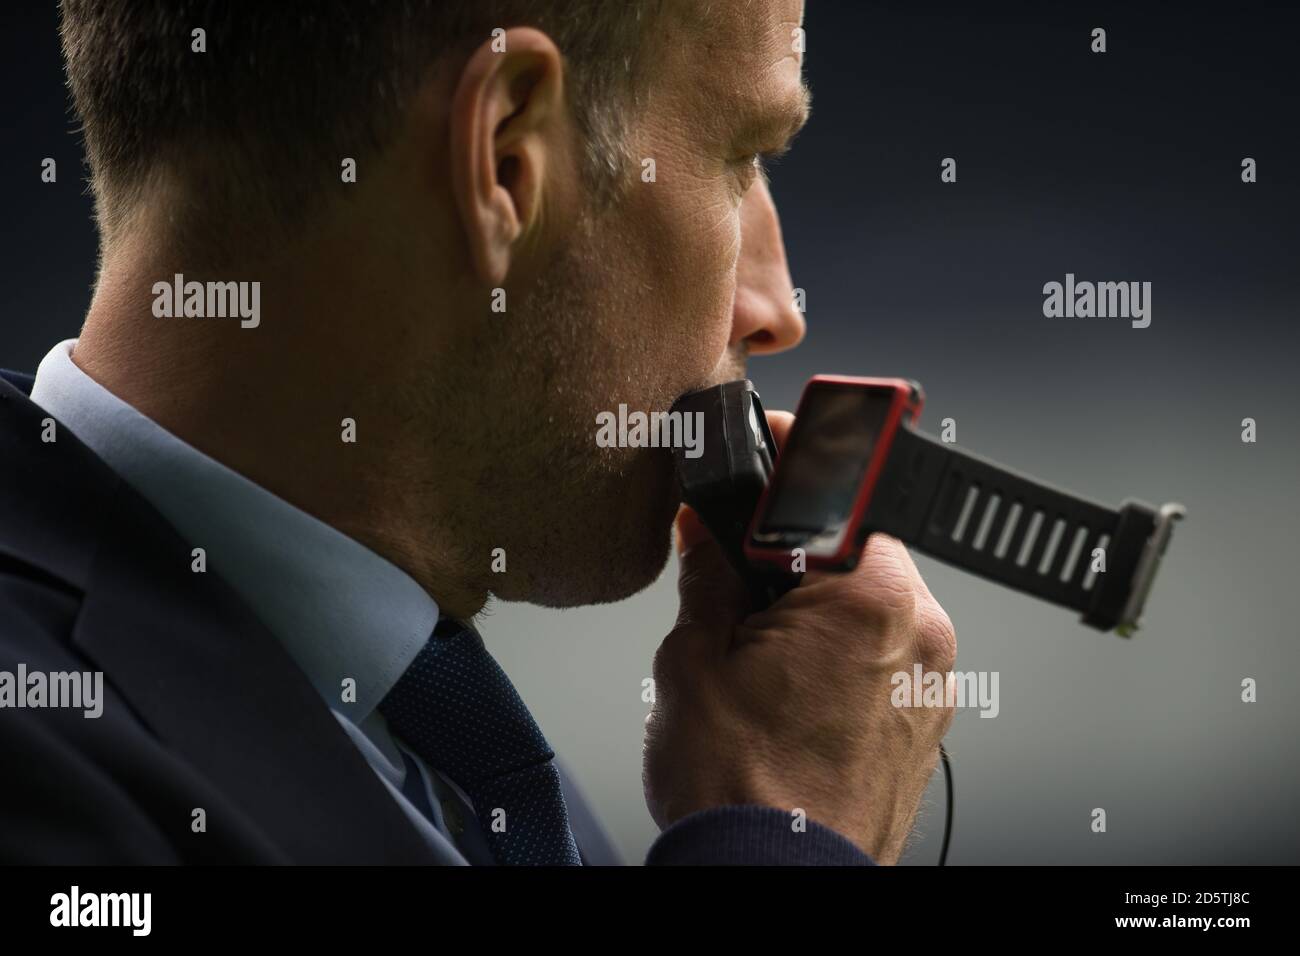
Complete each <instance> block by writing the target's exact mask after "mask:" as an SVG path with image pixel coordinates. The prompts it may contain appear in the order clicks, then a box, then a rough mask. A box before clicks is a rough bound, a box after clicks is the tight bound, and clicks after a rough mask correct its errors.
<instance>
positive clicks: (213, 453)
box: [73, 246, 487, 619]
mask: <svg viewBox="0 0 1300 956" xmlns="http://www.w3.org/2000/svg"><path fill="white" fill-rule="evenodd" d="M155 248H156V246H155ZM143 251H144V250H141V249H138V248H137V249H130V248H119V249H117V250H115V252H114V254H113V255H112V256H109V257H106V258H105V262H104V266H103V269H102V271H101V275H100V279H99V282H98V285H97V288H96V292H95V296H94V300H93V302H92V304H91V308H90V311H89V313H88V315H87V317H86V322H85V325H84V327H83V329H82V332H81V336H80V338H79V340H78V343H77V346H76V348H75V350H74V354H73V360H74V361H75V362H76V364H77V365H78V366H79V367H80V368H81V369H82V370H83V371H85V372H86V374H88V375H89V376H90V377H91V378H92V379H94V380H95V381H97V382H98V383H99V384H101V385H102V386H104V387H105V388H106V389H108V390H109V391H110V392H112V393H113V394H115V395H117V396H118V397H119V398H121V399H122V400H124V401H125V402H127V403H128V404H130V405H132V406H133V407H135V408H136V409H137V410H139V411H140V412H141V413H143V414H144V415H146V416H147V417H149V418H150V419H152V420H153V421H155V422H157V423H158V424H159V425H161V426H162V427H163V428H165V429H167V430H168V431H169V432H171V433H172V434H174V435H176V436H177V437H179V438H181V439H182V440H184V441H185V442H187V443H188V444H190V445H192V446H193V447H195V448H197V449H198V450H199V451H201V452H203V453H204V454H206V455H208V456H210V457H212V458H214V459H216V460H217V461H220V462H221V463H223V464H225V465H226V466H228V467H230V468H232V469H233V470H235V471H237V472H239V473H240V474H242V475H244V476H245V477H247V478H248V479H250V480H251V481H253V482H255V483H256V484H258V485H260V486H261V487H263V488H265V489H266V490H268V491H270V492H271V493H273V494H275V495H277V496H278V497H280V498H282V499H284V500H285V501H287V502H289V503H290V504H293V505H294V506H296V507H298V508H300V509H302V510H303V511H306V512H307V513H309V514H311V515H313V516H314V517H316V518H318V519H319V520H321V521H324V522H325V523H327V524H329V525H331V526H332V527H334V528H336V529H337V530H339V531H341V532H342V533H344V534H347V535H349V536H350V537H352V538H354V539H356V540H357V541H360V542H361V543H362V544H364V545H366V546H367V547H369V548H370V549H371V550H373V551H375V552H376V553H378V554H380V555H382V556H383V557H385V558H387V559H388V560H390V561H392V562H393V563H394V564H396V565H397V566H398V567H400V568H402V569H403V570H404V571H406V573H408V574H409V575H411V577H412V578H414V579H415V580H416V581H417V582H418V583H419V584H420V585H421V586H422V587H424V588H425V590H426V591H428V592H429V593H430V595H431V596H432V597H433V598H434V600H436V601H437V602H438V604H439V607H440V608H441V609H442V610H443V611H444V612H445V613H447V614H451V615H454V616H456V617H459V618H461V619H469V618H471V617H473V616H474V615H475V614H477V613H478V612H479V611H480V610H481V609H482V608H483V606H484V605H485V603H486V599H487V590H486V588H485V587H483V586H480V585H476V584H475V583H474V582H473V581H471V580H468V579H467V577H466V576H465V574H464V571H463V568H464V567H467V566H469V565H468V564H467V563H466V562H464V561H463V560H458V559H457V557H456V556H457V554H458V548H457V545H463V542H456V541H446V540H441V539H440V534H441V533H445V532H443V530H442V529H443V528H445V525H441V524H440V521H439V519H438V515H439V514H440V513H441V514H447V513H448V512H449V511H454V510H457V506H455V505H454V504H453V503H452V500H451V499H452V498H454V497H455V496H456V489H457V487H458V485H459V484H460V483H459V482H458V481H457V480H456V478H455V476H454V475H451V474H448V475H447V476H446V478H447V480H446V481H439V482H438V483H437V485H438V489H439V492H440V494H444V495H446V496H447V497H446V498H444V499H443V500H440V501H431V500H428V498H427V497H422V496H427V494H428V493H429V488H430V484H431V483H430V482H428V481H421V480H419V479H420V469H421V468H422V467H427V466H428V463H427V461H426V460H425V459H427V457H428V452H427V449H425V448H422V447H421V441H422V439H421V435H422V434H425V430H424V429H422V428H421V427H420V423H418V422H406V421H401V419H402V418H403V417H404V416H398V415H394V414H393V406H392V405H391V404H387V405H385V404H384V403H385V400H387V401H388V402H390V403H391V402H392V399H391V398H388V397H387V393H383V394H380V392H382V390H379V391H377V390H376V389H374V387H373V383H375V382H376V381H386V380H387V379H388V377H389V376H390V375H391V373H392V371H393V370H392V368H390V367H388V366H387V365H386V364H385V360H386V358H387V357H391V356H392V355H393V354H400V353H396V352H394V351H392V350H394V349H400V348H401V345H400V344H398V343H397V342H390V341H385V335H384V332H385V326H383V325H382V324H378V323H376V322H375V321H374V320H373V317H369V320H368V321H367V319H366V318H364V317H362V316H360V315H358V316H356V317H355V321H352V320H350V319H349V318H348V316H347V314H346V311H345V310H346V309H347V307H348V302H349V299H348V297H347V296H342V295H333V294H331V293H329V292H327V291H325V290H321V289H319V288H318V287H319V286H320V285H321V277H322V276H326V277H332V278H333V279H334V280H342V281H341V282H340V284H339V285H338V286H337V287H338V288H342V289H346V288H348V287H349V284H348V276H347V273H348V272H349V271H350V270H351V268H355V267H354V266H353V267H350V266H349V265H348V264H347V263H346V262H338V263H328V262H325V263H322V262H320V261H318V262H317V263H316V264H315V265H314V266H313V267H312V268H310V269H307V268H304V266H303V265H302V264H301V263H302V261H303V260H302V259H299V260H298V264H295V263H288V262H277V263H274V264H271V263H267V264H264V265H261V266H259V267H257V268H255V269H252V270H245V271H247V272H248V274H243V272H242V271H241V270H239V269H223V270H221V271H222V274H220V275H212V274H208V273H205V272H193V273H191V274H187V273H186V272H185V270H184V269H183V268H182V267H180V265H178V264H177V263H176V262H174V261H168V257H165V256H160V255H145V254H141V253H142V252H143ZM331 266H336V267H337V268H335V269H333V270H332V269H331ZM226 273H229V274H226ZM177 274H180V275H181V276H183V277H184V281H185V282H188V281H196V282H207V281H221V282H223V283H224V282H255V281H256V282H260V283H261V286H260V312H261V320H260V321H259V322H258V323H257V324H256V325H255V326H253V325H251V324H248V323H241V321H240V319H239V318H238V317H226V318H220V317H202V318H200V317H194V316H186V315H185V314H184V309H183V308H182V309H180V310H179V314H177V311H175V310H174V311H173V314H172V317H167V316H166V315H163V316H161V317H160V316H158V315H157V314H156V309H155V306H156V303H157V295H155V294H154V293H153V291H152V290H153V289H154V286H155V283H159V282H165V283H169V284H174V283H175V281H176V280H175V277H176V275H177ZM272 276H274V281H270V280H271V277H272ZM191 291H195V290H193V289H192V290H191ZM182 292H184V287H183V286H182ZM351 298H352V299H353V300H356V299H357V298H358V296H357V295H356V294H355V293H353V295H352V297H351ZM362 298H364V297H362ZM173 304H175V303H173ZM158 311H165V310H161V309H159V310H158ZM358 328H365V329H366V334H365V335H364V336H358V335H356V334H352V335H346V334H343V333H342V332H341V331H340V330H343V329H352V330H355V329H358ZM362 339H364V341H360V340H362ZM349 420H350V422H351V423H353V424H352V426H351V428H349ZM451 464H454V463H443V465H444V466H446V465H451ZM470 500H472V495H471V496H470ZM462 510H463V509H462ZM431 545H432V546H434V547H431Z"/></svg>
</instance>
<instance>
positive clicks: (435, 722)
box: [379, 617, 582, 866]
mask: <svg viewBox="0 0 1300 956" xmlns="http://www.w3.org/2000/svg"><path fill="white" fill-rule="evenodd" d="M379 710H380V712H381V713H383V715H384V717H385V718H387V720H388V726H389V727H390V728H391V729H392V731H393V732H394V733H395V734H396V735H397V736H398V737H400V738H402V740H403V741H404V742H405V743H406V744H407V745H408V746H409V747H411V748H412V749H413V750H414V751H415V752H416V753H418V754H419V755H420V756H421V757H423V758H424V759H425V761H426V762H427V763H428V764H429V766H431V767H434V768H436V769H437V770H439V771H441V772H442V773H444V774H446V775H447V776H448V777H450V778H451V779H452V780H454V781H455V782H456V784H457V785H458V786H459V787H460V788H461V789H462V790H464V791H465V793H466V795H467V796H468V797H469V799H470V801H471V802H472V803H473V804H474V813H475V815H477V816H478V819H479V822H480V823H481V824H482V826H483V833H484V835H485V836H486V838H487V842H488V846H489V847H490V848H491V850H492V855H493V857H494V858H495V859H496V861H497V863H499V864H502V865H507V866H510V865H516V866H518V865H524V866H527V865H549V866H581V865H582V860H581V858H580V857H579V856H578V846H577V844H576V843H575V842H574V839H573V832H572V831H571V830H570V829H569V813H568V810H567V809H566V808H565V805H564V794H563V793H562V792H561V791H560V774H559V772H558V771H557V770H556V769H555V764H554V763H552V760H553V759H554V758H555V753H554V751H552V750H551V748H550V747H549V746H548V745H547V743H546V738H545V737H543V736H542V731H541V729H540V728H539V727H538V726H537V722H536V721H534V720H533V717H532V715H531V714H530V713H528V708H526V707H525V706H524V702H523V700H522V699H520V697H519V692H518V691H516V690H515V688H514V685H513V684H511V683H510V678H508V677H506V675H505V671H503V670H502V669H501V666H500V665H499V664H498V663H497V662H496V661H495V660H494V659H493V657H492V655H491V654H489V653H488V652H487V648H486V647H484V646H483V639H482V638H481V637H479V635H478V632H477V631H475V630H474V629H473V628H469V627H466V626H465V625H463V624H461V623H460V622H459V621H456V620H453V619H452V618H448V617H444V618H441V619H440V620H439V621H438V625H437V627H435V628H434V629H433V636H432V637H430V638H429V642H428V643H427V644H425V645H424V649H423V650H421V651H420V653H419V654H417V655H416V656H415V660H414V661H412V662H411V666H410V667H408V668H407V669H406V670H405V672H403V674H402V676H401V677H400V678H399V679H398V681H397V683H396V684H395V685H394V686H393V689H392V690H390V691H389V692H388V695H387V696H386V697H385V698H384V699H383V701H381V702H380V704H379Z"/></svg>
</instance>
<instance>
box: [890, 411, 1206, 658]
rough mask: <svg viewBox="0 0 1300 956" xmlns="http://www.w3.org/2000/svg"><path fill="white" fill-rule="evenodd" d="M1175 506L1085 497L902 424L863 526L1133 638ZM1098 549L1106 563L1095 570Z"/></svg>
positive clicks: (1177, 513) (1177, 514) (1179, 512)
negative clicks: (1117, 503)
mask: <svg viewBox="0 0 1300 956" xmlns="http://www.w3.org/2000/svg"><path fill="white" fill-rule="evenodd" d="M1182 513H1183V511H1182V508H1181V507H1180V506H1178V505H1166V506H1165V507H1164V508H1162V509H1160V510H1157V509H1155V508H1152V507H1151V506H1150V505H1147V504H1144V503H1142V502H1139V501H1131V500H1130V501H1126V502H1125V503H1124V504H1123V505H1122V506H1121V507H1119V508H1118V509H1114V508H1107V507H1105V506H1104V505H1100V504H1097V503H1096V502H1093V501H1089V500H1088V499H1086V498H1080V497H1078V496H1076V495H1072V494H1070V493H1068V492H1065V491H1062V490H1061V489H1059V488H1053V487H1052V486H1050V485H1046V484H1044V483H1042V482H1039V481H1035V480H1034V479H1032V478H1030V477H1028V476H1026V475H1022V474H1018V473H1017V472H1015V471H1012V470H1010V469H1007V468H1003V467H1002V466H1000V465H998V464H996V463H994V462H992V461H989V460H987V459H985V458H981V457H979V456H977V455H972V454H971V453H969V452H966V451H962V450H961V449H959V448H956V447H954V446H952V445H948V444H945V443H943V442H940V441H939V440H938V439H936V438H934V437H932V436H930V435H926V434H923V433H921V432H917V431H914V430H913V429H912V428H911V427H909V426H906V425H904V426H900V427H899V429H898V431H897V432H896V433H895V436H894V441H893V445H892V447H891V449H890V452H889V457H888V459H887V460H886V463H885V466H884V468H883V469H882V472H881V474H880V476H879V478H878V479H877V483H876V487H875V489H874V491H873V492H872V496H871V505H870V507H869V509H868V512H867V525H868V527H869V528H870V529H871V530H873V531H883V532H885V533H886V534H892V535H894V536H895V537H897V538H899V539H901V540H902V541H904V542H906V543H907V544H910V545H912V546H913V547H915V548H917V549H918V550H920V551H923V552H925V553H926V554H929V555H930V556H932V557H935V558H938V559H940V560H942V561H945V562H947V563H949V564H952V565H955V566H957V567H960V568H963V569H965V570H967V571H971V572H973V573H975V574H978V575H981V576H982V577H985V578H988V579H990V580H993V581H997V582H999V583H1001V584H1005V585H1007V586H1008V587H1012V588H1015V589H1016V590H1018V591H1023V592H1025V593H1027V594H1032V595H1035V596H1036V597H1040V598H1043V599H1044V600H1047V601H1051V602H1052V603H1054V604H1059V605H1061V606H1063V607H1068V608H1072V609H1074V610H1076V611H1078V612H1080V613H1081V614H1082V615H1083V622H1084V623H1085V624H1089V625H1091V626H1093V627H1096V628H1099V629H1100V630H1103V631H1108V630H1111V629H1112V628H1117V629H1119V631H1120V633H1121V634H1125V635H1126V636H1127V634H1128V633H1130V632H1131V631H1132V630H1133V629H1134V628H1135V627H1136V625H1137V620H1138V617H1139V616H1140V614H1141V610H1142V604H1143V602H1144V601H1145V597H1146V592H1147V590H1148V589H1149V588H1150V585H1151V579H1152V577H1153V576H1154V574H1155V567H1156V564H1157V563H1158V560H1159V557H1160V554H1161V553H1162V552H1163V550H1164V547H1165V545H1166V544H1167V543H1168V538H1169V534H1170V531H1171V526H1172V521H1173V519H1174V518H1177V517H1181V515H1182ZM1096 548H1102V549H1103V551H1102V558H1103V560H1104V571H1094V570H1093V566H1094V557H1093V552H1094V549H1096Z"/></svg>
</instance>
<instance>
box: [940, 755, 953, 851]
mask: <svg viewBox="0 0 1300 956" xmlns="http://www.w3.org/2000/svg"><path fill="white" fill-rule="evenodd" d="M939 758H940V759H941V760H942V761H943V779H944V782H945V783H946V784H947V785H948V816H947V819H946V820H944V823H943V849H941V850H940V851H939V865H940V866H946V865H947V864H948V843H949V841H951V840H952V806H953V797H952V764H950V763H949V762H948V751H947V750H946V749H945V748H944V746H943V744H942V743H940V744H939Z"/></svg>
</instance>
